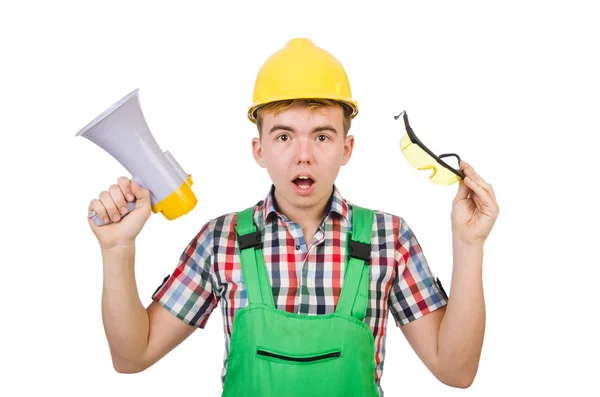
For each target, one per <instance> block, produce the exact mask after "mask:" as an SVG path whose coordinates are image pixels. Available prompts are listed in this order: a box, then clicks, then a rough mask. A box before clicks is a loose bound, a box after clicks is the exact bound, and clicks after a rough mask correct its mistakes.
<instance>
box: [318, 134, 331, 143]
mask: <svg viewBox="0 0 600 397" xmlns="http://www.w3.org/2000/svg"><path fill="white" fill-rule="evenodd" d="M317 139H318V140H319V142H325V141H327V140H329V137H328V136H327V135H322V134H321V135H319V136H318V137H317Z"/></svg>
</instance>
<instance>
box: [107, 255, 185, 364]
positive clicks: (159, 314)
mask: <svg viewBox="0 0 600 397" xmlns="http://www.w3.org/2000/svg"><path fill="white" fill-rule="evenodd" d="M102 259H103V268H104V282H103V288H102V320H103V323H104V330H105V333H106V337H107V339H108V344H109V348H110V353H111V356H112V361H113V366H114V368H115V370H116V371H117V372H122V373H134V372H140V371H143V370H145V369H146V368H148V367H150V366H152V365H153V364H154V363H156V362H157V361H158V360H160V359H161V358H162V357H164V356H165V355H166V354H167V353H168V352H170V351H171V350H173V349H174V348H175V347H176V346H177V345H179V344H180V343H181V342H182V341H183V340H185V339H186V338H187V337H188V336H190V335H191V334H192V333H193V332H194V330H195V329H196V327H194V326H191V325H188V324H186V323H184V322H183V321H181V320H180V319H178V318H177V317H175V316H173V315H172V314H171V313H169V312H168V311H167V310H166V309H165V308H163V307H162V306H161V305H160V304H158V303H156V302H152V303H151V304H150V305H149V306H148V308H147V309H146V308H144V307H143V306H142V303H141V301H140V298H139V295H138V291H137V287H136V283H135V275H134V261H135V245H134V243H131V244H127V245H123V246H117V247H113V248H111V249H103V250H102Z"/></svg>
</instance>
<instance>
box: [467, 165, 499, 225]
mask: <svg viewBox="0 0 600 397" xmlns="http://www.w3.org/2000/svg"><path fill="white" fill-rule="evenodd" d="M461 169H462V170H463V171H464V173H465V179H464V182H465V184H466V185H467V186H468V187H469V188H470V189H471V190H473V192H474V193H475V195H476V197H475V201H479V202H480V203H481V204H482V205H484V206H486V207H488V208H489V209H490V210H491V212H490V214H489V215H490V216H497V213H498V211H499V208H498V203H497V201H496V194H495V193H494V189H493V188H492V185H490V184H489V183H487V182H486V181H485V180H484V179H483V178H482V177H481V176H480V175H479V174H477V172H475V170H474V169H473V167H472V166H471V165H469V164H468V163H466V162H464V161H461Z"/></svg>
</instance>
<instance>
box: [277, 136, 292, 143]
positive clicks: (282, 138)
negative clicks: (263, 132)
mask: <svg viewBox="0 0 600 397" xmlns="http://www.w3.org/2000/svg"><path fill="white" fill-rule="evenodd" d="M288 139H290V137H289V136H288V135H287V134H281V135H279V136H278V137H277V140H278V141H280V142H287V140H288Z"/></svg>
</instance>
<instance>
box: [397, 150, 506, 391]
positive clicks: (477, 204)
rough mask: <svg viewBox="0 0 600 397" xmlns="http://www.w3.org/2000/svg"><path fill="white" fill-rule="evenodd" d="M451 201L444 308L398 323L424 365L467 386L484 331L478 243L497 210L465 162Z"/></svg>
mask: <svg viewBox="0 0 600 397" xmlns="http://www.w3.org/2000/svg"><path fill="white" fill-rule="evenodd" d="M461 169H462V170H463V171H464V173H465V175H466V178H465V180H464V183H463V182H462V181H461V183H460V186H459V189H458V192H457V194H456V197H455V199H454V201H453V203H452V204H453V205H452V252H453V267H452V288H451V294H450V296H451V298H450V299H449V300H448V305H447V306H446V307H445V308H442V309H440V310H436V311H434V312H432V313H430V314H428V315H426V316H423V317H422V318H420V319H418V320H416V321H414V322H412V323H410V324H407V325H405V326H403V327H402V330H403V333H404V335H405V336H406V338H407V340H408V341H409V343H410V345H411V346H412V347H413V349H414V350H415V352H416V353H417V355H418V356H419V357H420V358H421V360H422V361H423V363H425V365H426V366H427V368H429V370H430V371H431V372H432V373H433V374H434V375H435V376H436V377H437V378H438V379H439V380H440V381H442V382H443V383H445V384H447V385H450V386H455V387H462V388H465V387H469V386H470V385H471V384H472V383H473V381H474V379H475V375H476V374H477V369H478V367H479V359H480V357H481V349H482V345H483V336H484V330H485V303H484V297H483V282H482V263H483V245H484V242H485V240H486V238H487V237H488V235H489V233H490V232H491V230H492V227H493V225H494V223H495V221H496V219H497V217H498V213H499V211H500V209H499V207H498V203H497V202H496V197H495V193H494V190H493V189H492V186H491V185H490V184H488V183H486V182H485V181H484V180H483V178H481V177H480V176H479V175H478V174H477V173H476V172H475V170H474V169H473V168H472V167H471V166H470V165H468V164H467V163H466V162H464V161H461Z"/></svg>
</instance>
